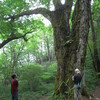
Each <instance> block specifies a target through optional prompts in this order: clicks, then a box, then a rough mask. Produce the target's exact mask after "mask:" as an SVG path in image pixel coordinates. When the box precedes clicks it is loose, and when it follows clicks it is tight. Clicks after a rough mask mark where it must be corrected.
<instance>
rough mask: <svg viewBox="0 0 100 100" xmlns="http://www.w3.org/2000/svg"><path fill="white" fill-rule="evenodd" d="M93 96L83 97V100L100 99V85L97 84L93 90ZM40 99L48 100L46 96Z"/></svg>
mask: <svg viewBox="0 0 100 100" xmlns="http://www.w3.org/2000/svg"><path fill="white" fill-rule="evenodd" d="M93 97H94V98H91V99H87V98H85V97H82V100H100V86H97V87H96V89H95V90H94V91H93ZM38 100H47V98H46V97H45V96H43V97H40V98H39V99H38Z"/></svg>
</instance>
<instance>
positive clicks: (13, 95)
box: [11, 74, 18, 100]
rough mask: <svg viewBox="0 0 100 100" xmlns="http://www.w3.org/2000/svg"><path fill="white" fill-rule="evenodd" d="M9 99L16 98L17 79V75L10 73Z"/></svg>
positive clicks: (16, 99)
mask: <svg viewBox="0 0 100 100" xmlns="http://www.w3.org/2000/svg"><path fill="white" fill-rule="evenodd" d="M11 100H18V80H17V75H16V74H13V75H12V80H11Z"/></svg>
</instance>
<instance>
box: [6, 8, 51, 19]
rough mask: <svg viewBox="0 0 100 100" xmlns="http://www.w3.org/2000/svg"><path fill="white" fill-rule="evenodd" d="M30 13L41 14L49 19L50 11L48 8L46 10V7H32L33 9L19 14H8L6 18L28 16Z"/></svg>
mask: <svg viewBox="0 0 100 100" xmlns="http://www.w3.org/2000/svg"><path fill="white" fill-rule="evenodd" d="M32 14H42V15H43V16H44V17H46V18H47V19H48V20H50V15H51V12H50V11H49V10H47V9H46V8H37V9H34V10H28V11H24V12H22V13H20V14H17V15H14V16H10V17H8V18H6V19H17V18H19V17H22V16H24V15H27V16H29V15H32Z"/></svg>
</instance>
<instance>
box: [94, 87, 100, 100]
mask: <svg viewBox="0 0 100 100" xmlns="http://www.w3.org/2000/svg"><path fill="white" fill-rule="evenodd" d="M93 96H94V97H95V99H94V100H100V86H97V87H96V89H95V91H94V93H93Z"/></svg>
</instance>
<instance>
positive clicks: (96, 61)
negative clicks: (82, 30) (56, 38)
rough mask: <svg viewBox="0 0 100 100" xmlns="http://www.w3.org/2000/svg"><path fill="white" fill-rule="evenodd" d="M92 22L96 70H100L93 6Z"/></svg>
mask: <svg viewBox="0 0 100 100" xmlns="http://www.w3.org/2000/svg"><path fill="white" fill-rule="evenodd" d="M90 23H91V31H92V39H93V49H94V61H95V67H96V69H95V70H96V71H97V72H100V60H99V57H98V50H97V44H96V33H95V29H94V24H93V19H92V12H91V8H90Z"/></svg>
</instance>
